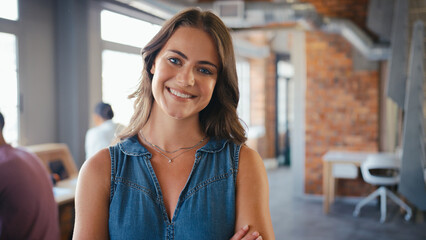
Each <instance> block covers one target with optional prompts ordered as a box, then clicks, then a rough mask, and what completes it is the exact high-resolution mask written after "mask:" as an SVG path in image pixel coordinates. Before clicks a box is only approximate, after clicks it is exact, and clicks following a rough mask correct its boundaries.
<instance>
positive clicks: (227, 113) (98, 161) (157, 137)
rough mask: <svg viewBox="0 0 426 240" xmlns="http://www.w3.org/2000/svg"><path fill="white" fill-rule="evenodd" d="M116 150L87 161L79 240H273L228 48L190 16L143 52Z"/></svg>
mask: <svg viewBox="0 0 426 240" xmlns="http://www.w3.org/2000/svg"><path fill="white" fill-rule="evenodd" d="M142 57H143V60H144V66H143V70H142V79H141V83H140V86H139V87H138V89H137V90H136V91H135V92H134V93H133V94H132V97H134V98H135V104H134V110H135V113H134V115H133V116H132V118H131V121H130V124H129V126H128V127H127V129H125V130H124V132H123V133H122V134H121V136H120V138H121V142H120V143H118V144H117V145H115V146H112V147H110V148H109V149H103V150H101V151H99V152H98V153H97V154H96V155H95V156H93V157H92V158H90V159H89V160H87V161H86V162H85V163H84V165H83V167H82V169H81V171H80V175H79V180H78V181H79V182H78V184H77V193H76V223H75V232H74V238H75V239H93V238H94V237H97V238H102V239H107V238H110V239H135V238H140V237H141V236H143V238H144V239H233V240H237V239H245V240H250V239H253V240H254V239H262V238H265V239H274V234H273V230H272V224H271V218H270V212H269V205H268V202H269V199H268V197H269V196H268V195H269V193H268V181H267V176H266V171H265V168H264V165H263V162H262V159H261V158H260V156H259V155H258V154H257V153H256V152H255V151H253V150H251V149H250V148H248V147H247V146H246V145H245V144H244V142H245V141H246V137H245V132H244V129H243V127H242V126H241V124H240V121H239V119H238V116H237V113H236V108H237V105H238V99H239V95H238V80H237V75H236V68H235V58H234V51H233V46H232V40H231V37H230V34H229V32H228V31H227V29H226V27H225V25H224V24H223V22H222V21H221V20H220V19H219V18H218V17H217V16H216V15H214V14H213V13H211V12H204V11H200V10H198V9H188V10H185V11H182V12H180V13H178V14H177V15H176V16H174V17H173V18H172V19H170V20H169V21H167V22H166V23H165V24H164V25H163V27H162V28H161V30H160V31H159V33H158V34H157V35H156V36H155V37H154V38H153V39H152V40H151V41H150V42H149V43H148V44H147V45H146V46H145V48H144V49H143V50H142Z"/></svg>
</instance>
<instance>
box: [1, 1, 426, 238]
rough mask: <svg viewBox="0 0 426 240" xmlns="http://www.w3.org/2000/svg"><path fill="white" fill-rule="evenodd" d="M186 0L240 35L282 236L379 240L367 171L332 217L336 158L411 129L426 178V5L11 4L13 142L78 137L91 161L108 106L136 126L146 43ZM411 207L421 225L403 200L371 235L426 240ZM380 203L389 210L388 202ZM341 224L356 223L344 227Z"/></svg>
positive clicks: (376, 148) (79, 154)
mask: <svg viewBox="0 0 426 240" xmlns="http://www.w3.org/2000/svg"><path fill="white" fill-rule="evenodd" d="M185 7H200V8H202V9H205V10H207V9H210V10H212V11H214V12H215V13H216V14H217V15H219V16H220V17H221V18H222V20H223V21H224V22H225V24H226V25H227V26H228V27H229V29H230V30H231V33H232V37H233V41H234V48H235V53H236V57H237V72H238V77H239V88H240V103H239V106H238V114H239V116H240V118H241V120H242V121H243V122H244V123H245V125H246V127H247V135H248V139H249V140H248V142H247V144H248V145H249V146H250V147H252V148H254V149H256V150H257V151H258V152H259V153H260V155H261V156H262V158H263V159H264V161H265V166H266V168H267V169H268V174H269V177H270V185H271V211H272V214H273V216H272V217H273V221H274V229H275V231H276V234H277V239H285V238H289V239H348V238H355V239H372V238H375V237H374V235H368V234H370V233H362V231H367V230H365V228H369V227H370V226H372V225H374V224H376V222H378V216H379V215H374V214H373V215H371V216H370V218H368V219H362V218H361V220H359V219H360V218H357V219H355V220H354V219H353V217H352V210H353V207H354V206H355V204H356V203H357V202H358V201H359V200H360V199H362V198H363V197H365V196H366V195H368V194H369V193H371V192H372V191H374V189H375V187H374V186H372V185H371V184H369V183H366V182H365V181H364V180H363V178H362V175H361V174H360V172H358V174H357V176H356V177H354V178H352V179H344V177H343V178H342V179H339V182H338V184H336V186H335V187H336V190H335V192H336V198H337V200H339V201H336V204H335V205H333V206H332V207H331V210H330V213H327V214H325V213H323V210H322V200H323V194H324V185H323V181H324V171H323V167H324V160H323V156H324V155H325V154H326V153H327V152H329V151H354V152H395V151H397V150H398V149H404V139H407V138H408V137H410V138H412V139H416V144H417V141H418V142H419V144H420V145H419V146H421V147H420V148H418V154H420V155H418V156H417V155H416V161H417V162H416V164H417V165H416V166H419V169H420V168H422V169H421V172H422V173H423V169H424V168H425V165H426V164H425V163H426V160H425V158H424V144H423V142H424V141H423V140H424V128H423V122H424V121H425V115H424V111H423V106H424V104H423V102H424V101H425V100H426V99H425V98H424V96H423V84H422V83H423V80H424V73H423V72H424V70H423V69H424V67H423V65H424V57H425V54H424V47H423V45H424V43H425V41H426V40H425V39H426V38H425V37H424V35H423V31H424V25H421V26H420V28H419V29H421V30H417V31H416V30H415V22H418V21H420V22H424V21H425V20H426V1H425V0H406V1H405V0H275V1H274V0H269V1H268V0H264V1H260V0H257V1H249V0H246V1H210V0H198V1H197V0H176V1H154V0H115V1H114V0H1V1H0V111H2V113H3V114H4V116H5V119H6V126H5V130H4V133H5V138H6V140H7V141H8V142H11V143H12V144H13V145H14V146H30V145H35V144H43V143H65V144H66V145H67V146H68V147H69V150H70V152H71V155H72V157H73V159H74V161H75V164H76V166H77V168H79V167H80V166H81V164H82V163H83V162H84V161H85V154H84V138H85V134H86V131H87V130H88V129H89V128H90V127H93V126H94V123H93V121H92V118H91V117H92V112H93V109H94V107H95V105H96V103H98V102H99V101H104V102H107V103H110V104H111V105H112V108H113V109H114V112H115V117H114V119H113V120H114V121H115V122H117V123H121V124H123V125H126V124H127V123H128V121H129V119H130V116H131V115H132V113H133V103H132V100H129V99H128V98H127V96H128V95H129V94H130V93H132V91H134V90H135V86H136V85H137V84H138V81H139V77H140V72H141V69H142V58H141V56H140V50H141V48H142V47H143V46H144V45H145V44H146V43H147V42H148V41H149V40H150V39H151V38H152V37H153V36H154V35H155V34H156V32H157V31H158V30H159V29H160V27H161V25H162V23H163V22H164V21H165V20H166V19H168V18H170V17H171V16H172V15H174V14H175V13H176V12H178V11H179V10H181V9H183V8H185ZM416 32H417V33H418V35H416ZM414 36H419V37H414ZM415 44H420V45H421V47H417V48H414V47H413V46H415ZM420 45H419V46H420ZM416 46H417V45H416ZM411 48H414V50H412V49H411ZM410 59H411V60H410ZM414 63H417V65H416V66H414V67H413V64H414ZM410 66H411V68H412V69H411V68H410ZM410 69H411V70H410ZM416 69H417V70H416ZM410 71H412V72H410ZM410 77H411V79H413V80H411V81H412V82H411V86H414V83H413V81H417V82H416V84H418V85H416V88H415V89H417V90H418V89H420V91H419V92H416V95H415V99H416V102H415V104H411V105H409V102H410V101H408V98H409V96H414V95H413V94H408V92H409V91H408V89H409V87H406V86H409V84H408V82H409V81H408V79H410ZM419 79H420V80H419ZM408 105H409V106H408ZM408 107H413V108H415V109H417V110H415V111H416V112H415V113H413V115H415V116H416V119H417V120H418V121H417V122H416V125H415V126H414V125H412V124H411V125H412V126H413V127H412V128H415V129H416V133H415V134H417V135H413V134H411V135H409V136H406V135H405V134H406V133H408V131H407V130H406V126H404V124H405V122H406V121H405V120H406V119H408V114H407V113H408ZM410 111H411V110H410ZM404 136H405V137H404ZM419 139H420V140H419ZM410 141H411V140H410ZM405 142H406V143H407V142H409V141H407V140H405ZM416 146H417V145H416ZM406 154H407V153H406ZM410 156H411V157H413V155H410ZM410 156H408V157H410ZM406 157H407V156H406ZM357 171H360V170H359V169H358V170H357ZM423 177H424V176H423ZM423 186H424V183H423ZM423 190H424V191H425V192H426V188H425V189H423ZM422 194H424V193H421V194H420V195H421V196H423V195H422ZM405 197H406V198H407V199H410V197H409V196H408V197H407V196H405ZM295 199H296V200H297V199H298V200H297V201H299V200H301V201H303V202H305V204H307V205H303V206H298V207H296V209H293V210H292V211H291V212H288V211H289V210H283V209H288V208H294V205H293V203H294V202H293V201H294V200H295ZM340 200H341V201H340ZM420 201H422V200H420ZM408 202H409V203H410V201H408ZM425 203H426V199H425ZM298 204H300V203H298ZM339 204H340V205H339ZM411 206H412V207H413V209H414V210H415V211H414V213H415V214H414V216H413V218H412V219H411V220H410V222H408V223H407V222H405V221H403V220H401V219H402V218H403V217H402V216H403V215H402V214H399V213H398V212H399V211H398V208H396V209H397V210H395V214H394V215H395V216H394V218H395V219H396V220H395V221H396V223H395V221H393V223H391V224H393V225H391V226H389V225H387V226H384V225H380V224H378V225H377V228H376V229H370V230H369V231H370V232H371V234H372V233H374V232H376V233H379V234H389V235H383V236H388V237H387V238H388V239H399V238H397V236H398V234H395V232H394V231H396V230H397V231H398V232H402V233H401V239H407V238H404V237H406V235H405V232H403V231H407V234H408V231H409V232H411V233H413V232H414V235H413V239H426V230H424V229H426V228H425V224H424V221H423V218H424V217H423V216H424V211H425V210H426V209H424V205H416V204H415V203H414V204H413V203H411ZM71 209H72V208H71ZM280 209H281V210H280ZM303 209H304V210H303ZM371 212H377V214H379V210H378V208H373V209H372V210H371ZM342 213H344V214H342ZM70 214H71V215H72V210H71V211H70ZM303 214H305V215H306V218H301V217H300V216H302V215H303ZM310 214H312V215H311V216H315V217H316V218H315V219H316V220H315V223H320V222H322V221H323V220H328V222H329V226H328V225H327V226H316V225H315V224H312V222H309V217H307V216H309V215H310ZM400 215H401V216H400ZM295 216H298V217H295ZM330 218H332V219H330ZM400 218H401V219H400ZM70 219H72V216H71V217H70ZM339 219H340V220H342V219H343V220H342V221H343V222H345V221H347V222H348V225H344V226H342V227H344V228H345V227H346V228H347V229H348V230H347V231H346V232H342V233H341V234H340V235H339V234H337V233H336V231H338V230H337V229H340V230H341V228H338V227H335V226H338V224H339V222H340V220H339ZM365 220H366V221H367V222H366V223H367V225H365V226H364V225H362V224H365V223H361V221H364V222H365ZM293 221H296V222H293ZM298 221H299V222H298ZM391 222H392V220H391ZM360 224H361V225H360ZM308 226H311V227H314V228H313V229H312V230H311V231H312V234H307V233H306V232H305V231H304V230H303V229H305V228H307V227H308ZM315 226H316V227H317V228H315ZM374 226H376V225H374ZM71 227H72V226H71ZM364 227H365V228H364ZM363 229H364V230H363ZM404 229H405V230H404ZM359 231H361V233H362V234H367V235H362V234H361V233H360V232H359ZM333 232H334V233H335V234H333ZM316 233H317V234H316ZM306 234H307V235H306ZM318 234H319V235H318ZM321 234H328V235H321ZM286 236H287V237H286ZM379 236H381V235H379ZM379 239H380V238H379Z"/></svg>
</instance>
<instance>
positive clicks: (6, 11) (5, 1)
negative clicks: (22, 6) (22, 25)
mask: <svg viewBox="0 0 426 240" xmlns="http://www.w3.org/2000/svg"><path fill="white" fill-rule="evenodd" d="M0 18H5V19H8V20H12V21H16V20H18V0H1V1H0Z"/></svg>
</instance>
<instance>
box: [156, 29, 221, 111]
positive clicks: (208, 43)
mask: <svg viewBox="0 0 426 240" xmlns="http://www.w3.org/2000/svg"><path fill="white" fill-rule="evenodd" d="M218 68H219V58H218V54H217V51H216V46H215V44H214V42H213V39H212V38H211V37H210V36H209V35H208V34H207V33H205V32H204V31H202V30H200V29H197V28H193V27H180V28H178V29H177V30H176V31H175V32H174V33H173V35H172V36H171V37H170V39H169V40H168V41H167V43H166V44H165V45H164V47H163V48H162V49H161V51H160V52H159V53H158V55H157V57H156V59H155V62H154V64H153V66H152V68H151V70H150V71H151V73H152V74H153V79H152V93H153V96H154V99H155V103H154V104H157V105H158V107H160V108H161V109H162V110H163V111H164V112H165V113H166V114H167V115H169V116H171V117H173V118H176V119H185V118H189V117H198V113H199V112H200V111H201V110H203V109H204V108H205V107H206V106H207V105H208V103H209V102H210V99H211V97H212V94H213V90H214V87H215V84H216V80H217V76H218V70H219V69H218Z"/></svg>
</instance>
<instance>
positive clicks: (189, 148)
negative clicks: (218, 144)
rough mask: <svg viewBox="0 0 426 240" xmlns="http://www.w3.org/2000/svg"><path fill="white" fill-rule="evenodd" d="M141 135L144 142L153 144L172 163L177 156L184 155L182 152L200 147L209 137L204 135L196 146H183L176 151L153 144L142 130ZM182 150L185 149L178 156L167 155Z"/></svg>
mask: <svg viewBox="0 0 426 240" xmlns="http://www.w3.org/2000/svg"><path fill="white" fill-rule="evenodd" d="M140 135H141V137H142V139H143V140H144V142H146V143H147V144H148V145H149V146H151V147H152V148H153V149H154V150H155V151H156V152H158V153H159V154H161V155H162V156H163V157H165V158H166V159H167V160H168V161H169V163H172V162H173V160H174V159H176V158H177V157H179V156H180V155H182V154H184V153H186V152H189V151H191V150H192V149H194V148H196V147H198V146H199V145H200V144H201V143H202V142H204V140H205V139H206V138H207V136H206V137H204V138H203V139H201V140H200V141H199V142H198V143H196V144H195V145H194V146H192V147H181V148H178V149H176V150H174V151H166V150H164V149H162V148H160V147H159V146H157V145H155V144H153V143H151V142H149V141H148V140H147V139H146V138H145V136H144V135H143V133H142V132H140ZM181 150H185V151H183V152H181V153H179V154H178V155H176V156H174V157H169V156H167V155H166V153H169V154H170V153H176V152H178V151H181Z"/></svg>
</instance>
